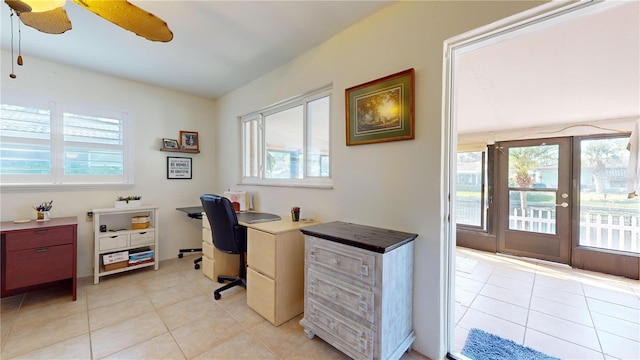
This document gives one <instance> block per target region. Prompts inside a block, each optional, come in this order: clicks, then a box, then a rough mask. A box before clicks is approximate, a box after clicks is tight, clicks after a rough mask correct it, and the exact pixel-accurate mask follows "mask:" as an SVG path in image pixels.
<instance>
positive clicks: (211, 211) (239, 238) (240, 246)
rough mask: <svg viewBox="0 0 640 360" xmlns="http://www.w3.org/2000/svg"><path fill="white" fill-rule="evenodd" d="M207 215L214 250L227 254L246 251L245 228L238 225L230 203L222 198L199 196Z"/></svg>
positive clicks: (208, 195)
mask: <svg viewBox="0 0 640 360" xmlns="http://www.w3.org/2000/svg"><path fill="white" fill-rule="evenodd" d="M200 201H201V202H202V207H203V208H204V212H205V213H206V214H207V219H209V224H210V225H211V231H212V234H213V245H214V246H215V247H216V249H218V250H220V251H222V252H224V253H228V254H241V253H244V252H246V251H247V228H246V227H244V226H242V225H239V224H238V217H237V216H236V212H235V210H234V209H233V205H231V201H230V200H229V199H227V198H226V197H224V196H219V195H212V194H204V195H202V196H200Z"/></svg>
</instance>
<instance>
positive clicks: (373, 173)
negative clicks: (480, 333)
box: [216, 1, 539, 359]
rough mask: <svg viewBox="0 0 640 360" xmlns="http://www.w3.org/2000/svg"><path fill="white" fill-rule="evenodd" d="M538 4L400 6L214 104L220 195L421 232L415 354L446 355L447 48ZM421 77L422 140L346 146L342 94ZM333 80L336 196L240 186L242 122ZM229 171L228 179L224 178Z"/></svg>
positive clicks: (418, 115) (266, 207) (268, 207)
mask: <svg viewBox="0 0 640 360" xmlns="http://www.w3.org/2000/svg"><path fill="white" fill-rule="evenodd" d="M536 4H539V3H531V2H520V1H518V2H515V1H514V2H506V1H500V2H485V1H469V2H457V1H451V2H447V1H441V2H437V1H428V2H400V3H397V4H394V5H392V6H390V7H388V8H386V9H385V10H383V11H381V12H379V13H378V14H375V15H373V16H372V17H370V18H368V19H366V20H364V21H362V22H360V23H358V24H356V25H354V26H352V27H351V28H349V29H347V30H345V31H344V32H342V33H340V34H339V35H337V36H335V37H334V38H332V39H330V40H329V41H327V42H326V43H324V44H322V45H320V46H318V47H317V48H315V49H313V50H311V51H309V52H308V53H306V54H304V55H303V56H300V57H298V58H297V59H295V60H293V61H291V62H290V63H288V64H286V65H285V66H282V67H280V68H278V69H276V70H275V71H273V72H271V73H269V74H267V75H265V76H263V77H261V78H259V79H256V80H255V81H253V82H252V83H250V84H248V85H246V86H244V87H242V88H240V89H238V90H236V91H233V92H231V93H229V94H227V95H226V96H224V97H223V98H221V99H219V100H218V103H217V116H216V118H217V129H216V132H217V133H218V134H220V135H222V134H224V136H219V137H218V139H217V140H218V141H217V142H216V156H217V160H216V161H217V163H218V169H220V170H221V171H218V172H217V173H216V179H217V184H218V191H223V190H224V189H226V188H239V189H244V190H248V191H252V192H255V196H254V204H255V206H256V208H257V209H259V210H262V211H268V212H274V213H279V214H284V215H286V214H287V212H288V209H289V208H290V207H291V206H294V205H296V206H300V207H301V208H302V216H303V217H313V218H316V219H319V220H322V221H334V220H342V221H348V222H354V223H358V224H363V225H371V226H378V227H384V228H390V229H395V230H400V231H406V232H414V233H418V234H419V237H418V239H417V240H416V247H415V271H414V275H415V282H414V284H415V285H414V292H415V294H414V329H415V331H416V335H417V339H416V342H415V344H414V349H416V350H417V351H418V352H420V353H422V354H424V355H426V356H428V357H430V358H432V359H438V358H442V357H443V356H444V355H445V351H446V349H445V346H444V342H443V341H444V339H443V335H442V329H443V324H444V321H445V315H444V313H443V309H444V305H443V303H444V301H446V299H445V298H444V294H443V284H444V282H445V279H444V272H443V266H442V265H443V260H442V259H443V257H444V256H445V255H444V244H443V241H444V240H443V238H442V235H441V234H442V231H443V230H442V229H443V227H444V221H443V219H444V218H445V216H446V215H445V214H444V212H443V211H442V210H441V209H442V208H443V207H444V204H441V202H440V198H441V197H440V190H441V186H442V184H441V182H442V181H441V177H442V172H441V169H442V166H443V165H442V163H443V161H444V159H442V156H441V154H442V153H443V151H442V146H443V145H442V140H441V131H442V124H441V122H442V120H441V117H442V115H441V104H442V96H441V95H442V50H443V41H444V40H446V39H447V38H449V37H452V36H454V35H457V34H460V33H463V32H465V31H467V30H471V29H473V28H476V27H479V26H481V25H484V24H488V23H490V22H493V21H495V20H498V19H500V18H504V17H507V16H509V15H511V14H514V13H517V12H520V11H523V10H525V9H528V8H531V7H533V6H535V5H536ZM412 67H413V68H415V70H416V87H415V91H416V102H415V120H416V121H415V122H416V139H415V140H411V141H401V142H391V143H381V144H370V145H360V146H351V147H347V146H346V145H345V123H344V121H345V115H344V114H345V109H344V106H345V102H344V90H345V89H346V88H349V87H351V86H354V85H358V84H361V83H364V82H367V81H370V80H373V79H377V78H380V77H383V76H386V75H390V74H393V73H396V72H399V71H402V70H405V69H408V68H412ZM328 82H333V95H332V102H331V106H332V110H331V112H332V117H331V118H332V123H331V132H330V136H331V155H332V158H331V159H332V164H331V169H332V174H333V184H334V187H333V189H331V190H322V189H302V188H277V187H257V186H256V187H250V186H238V185H237V183H238V181H239V179H240V172H241V169H240V157H241V156H240V151H241V149H240V142H239V139H240V126H239V123H238V120H237V117H238V116H240V115H244V114H246V113H249V112H251V111H253V110H257V109H260V108H262V107H264V106H267V105H270V104H272V103H275V102H277V101H279V100H283V99H286V98H289V97H291V96H294V95H298V94H301V93H303V92H305V91H308V90H312V89H314V88H317V87H320V86H322V85H324V84H326V83H328ZM222 170H224V171H222Z"/></svg>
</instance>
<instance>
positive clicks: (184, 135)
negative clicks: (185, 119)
mask: <svg viewBox="0 0 640 360" xmlns="http://www.w3.org/2000/svg"><path fill="white" fill-rule="evenodd" d="M180 148H181V149H182V150H194V151H199V150H200V145H199V142H198V133H197V132H195V131H186V130H180Z"/></svg>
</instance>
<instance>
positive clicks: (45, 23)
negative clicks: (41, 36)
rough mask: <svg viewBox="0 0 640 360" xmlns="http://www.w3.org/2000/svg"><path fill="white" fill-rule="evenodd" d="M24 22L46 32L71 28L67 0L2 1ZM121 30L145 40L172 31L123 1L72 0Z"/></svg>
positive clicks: (162, 39) (165, 39)
mask: <svg viewBox="0 0 640 360" xmlns="http://www.w3.org/2000/svg"><path fill="white" fill-rule="evenodd" d="M4 2H5V3H6V4H7V5H9V7H10V8H11V9H13V11H15V12H16V13H17V14H18V17H19V18H20V20H21V21H22V23H23V24H25V25H27V26H30V27H32V28H34V29H36V30H39V31H42V32H44V33H48V34H62V33H64V32H65V31H67V30H71V21H70V20H69V17H68V16H67V12H66V11H65V10H64V8H63V7H62V6H63V5H64V4H65V2H66V0H5V1H4ZM73 2H74V3H76V4H78V5H80V6H82V7H83V8H85V9H87V10H89V11H91V12H92V13H94V14H96V15H98V16H100V17H102V18H103V19H106V20H108V21H110V22H112V23H114V24H116V25H118V26H120V27H121V28H123V29H126V30H129V31H132V32H134V33H135V34H136V35H139V36H142V37H144V38H145V39H147V40H151V41H160V42H169V41H171V39H173V33H172V32H171V30H170V29H169V26H168V25H167V23H166V22H164V21H163V20H162V19H160V18H159V17H157V16H155V15H153V14H151V13H150V12H148V11H145V10H143V9H141V8H139V7H137V6H135V5H133V4H131V3H130V2H128V1H126V0H73Z"/></svg>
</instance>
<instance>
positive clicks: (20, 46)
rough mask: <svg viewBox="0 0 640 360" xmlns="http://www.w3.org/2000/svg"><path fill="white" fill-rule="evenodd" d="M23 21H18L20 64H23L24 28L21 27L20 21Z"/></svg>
mask: <svg viewBox="0 0 640 360" xmlns="http://www.w3.org/2000/svg"><path fill="white" fill-rule="evenodd" d="M21 22H22V21H18V65H20V66H22V28H21V27H20V23H21Z"/></svg>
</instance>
